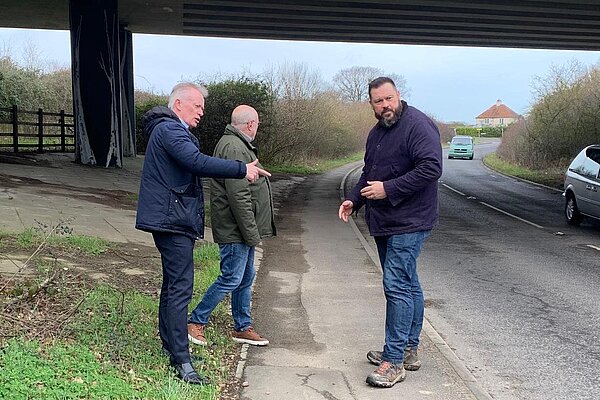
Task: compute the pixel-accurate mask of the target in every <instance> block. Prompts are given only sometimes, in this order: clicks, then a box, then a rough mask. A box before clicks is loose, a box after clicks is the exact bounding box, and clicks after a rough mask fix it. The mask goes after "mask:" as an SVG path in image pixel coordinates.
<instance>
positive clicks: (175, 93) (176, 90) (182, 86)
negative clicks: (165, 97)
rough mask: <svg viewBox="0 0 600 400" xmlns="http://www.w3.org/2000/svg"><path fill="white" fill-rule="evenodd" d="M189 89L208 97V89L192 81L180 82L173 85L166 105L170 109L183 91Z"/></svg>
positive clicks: (182, 94)
mask: <svg viewBox="0 0 600 400" xmlns="http://www.w3.org/2000/svg"><path fill="white" fill-rule="evenodd" d="M189 89H194V90H197V91H199V92H200V93H201V94H202V96H203V97H204V98H207V97H208V90H207V89H206V88H205V87H204V86H202V85H198V84H196V83H194V82H181V83H178V84H177V85H175V86H174V87H173V90H171V94H170V95H169V103H168V107H169V108H171V109H172V108H173V106H174V105H175V100H177V99H181V97H182V96H184V94H185V92H186V91H188V90H189Z"/></svg>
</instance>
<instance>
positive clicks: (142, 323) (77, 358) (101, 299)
mask: <svg viewBox="0 0 600 400" xmlns="http://www.w3.org/2000/svg"><path fill="white" fill-rule="evenodd" d="M2 237H3V238H7V236H5V235H2ZM8 239H9V240H10V241H11V243H13V245H14V244H15V243H18V244H19V247H23V246H25V245H26V244H27V243H29V244H30V245H29V249H31V248H33V247H35V246H38V248H39V246H40V245H41V243H38V242H37V241H38V240H39V238H37V239H36V232H24V233H23V234H20V235H8ZM42 240H43V239H42ZM3 241H4V239H3ZM45 242H46V245H47V246H49V247H48V249H51V248H52V246H60V247H63V246H64V247H65V248H66V249H70V250H71V251H72V252H74V253H75V254H77V253H78V252H79V251H83V250H82V248H83V247H85V246H87V245H86V244H83V245H82V244H81V243H76V244H73V243H68V242H63V241H61V240H58V241H53V240H48V239H46V240H45ZM106 246H107V247H106V248H109V247H110V245H109V244H108V243H106ZM88 254H93V253H92V252H89V253H88ZM99 254H100V255H101V254H102V253H99ZM194 255H195V260H196V262H197V263H198V262H199V263H200V264H201V265H202V268H199V269H198V268H197V270H196V279H195V285H194V288H195V295H194V299H193V300H192V303H191V305H190V306H191V307H194V306H195V305H196V304H197V302H198V301H199V300H200V297H201V295H202V293H204V292H205V290H206V288H207V287H208V285H210V284H211V283H212V282H213V281H214V279H215V278H216V277H217V275H218V274H219V257H218V248H217V246H216V245H205V246H201V247H199V248H198V249H196V251H195V253H194ZM32 264H33V265H35V268H36V272H37V273H38V274H40V275H41V276H40V277H38V278H36V279H37V281H38V286H40V285H39V280H41V279H42V278H43V277H44V276H45V277H46V279H48V277H50V276H53V275H54V274H55V273H57V274H58V275H56V276H55V278H54V279H51V281H52V282H53V284H52V285H47V286H46V287H45V288H42V289H41V290H40V291H38V292H36V293H39V295H38V294H35V295H33V296H31V295H28V294H26V292H25V291H23V292H22V293H21V296H22V297H19V298H18V299H17V298H16V297H15V296H14V293H12V292H8V291H5V290H2V291H1V292H2V297H3V298H5V299H6V300H8V302H12V301H20V305H21V307H22V308H29V309H31V310H33V309H35V308H37V307H38V304H39V302H40V298H43V299H42V302H52V301H57V302H60V301H61V299H62V298H63V297H62V296H66V294H65V292H67V291H68V292H69V295H70V296H71V298H70V303H69V305H68V307H67V310H66V311H65V312H64V313H63V314H61V315H60V321H57V323H54V324H52V323H51V321H47V323H48V325H47V327H48V329H51V330H54V331H55V334H54V335H48V336H45V337H43V338H42V337H40V338H38V339H34V340H31V338H28V337H26V336H25V334H23V336H19V337H14V338H12V339H10V340H7V341H4V344H3V346H2V348H1V349H0V398H3V399H29V398H44V399H81V398H111V399H149V398H152V399H181V398H198V399H216V398H218V396H219V390H220V387H221V384H223V383H224V382H226V381H228V379H229V378H228V367H227V365H225V364H224V363H223V360H224V359H225V355H226V354H229V353H231V352H232V349H233V348H234V346H235V344H233V343H232V342H231V341H230V340H229V338H228V336H227V334H226V333H222V332H223V330H222V329H217V328H215V327H214V326H223V325H225V326H227V322H228V320H229V318H230V317H229V315H228V312H227V308H226V306H225V305H223V304H221V305H220V306H219V307H218V308H217V309H216V310H215V312H214V314H213V318H212V321H213V324H211V327H209V328H208V329H207V337H208V340H209V342H210V345H209V346H206V347H200V348H198V347H193V350H194V352H195V353H197V354H198V355H199V356H200V357H201V358H202V359H203V362H202V363H199V364H198V365H196V367H197V368H198V369H199V370H201V371H202V372H203V373H204V374H206V375H207V376H208V377H209V378H210V380H211V384H210V385H207V386H204V387H194V386H190V385H187V384H183V383H181V382H180V381H179V380H177V379H176V378H175V376H174V373H173V372H172V371H170V370H169V367H168V362H169V360H168V357H166V356H165V355H164V354H163V353H162V351H161V343H160V339H159V338H158V337H157V331H156V330H157V324H156V316H157V307H158V299H157V298H156V297H155V296H151V295H146V294H142V293H140V292H136V291H135V290H131V289H130V288H121V289H119V288H117V287H112V286H108V285H101V286H97V285H92V286H89V285H87V286H80V287H75V286H71V285H73V283H71V282H67V281H66V280H65V279H63V278H64V277H63V274H62V272H64V271H66V269H67V268H66V267H64V266H63V265H62V264H61V263H60V262H58V261H57V260H45V261H39V260H33V261H32ZM46 279H44V281H46ZM46 289H57V290H58V289H60V292H51V291H48V290H46ZM2 303H3V305H4V306H6V304H5V303H4V301H3V302H2ZM7 318H9V319H10V321H11V322H13V323H15V324H17V325H18V326H20V327H21V329H23V332H24V333H26V332H27V327H28V325H27V324H28V322H27V320H26V316H25V317H23V315H20V314H14V313H12V312H11V311H10V308H8V309H7V308H6V307H3V309H2V313H0V319H7ZM23 318H25V320H24V319H23ZM4 322H6V321H4ZM4 322H3V323H4Z"/></svg>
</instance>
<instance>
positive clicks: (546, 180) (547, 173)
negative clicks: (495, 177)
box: [483, 153, 565, 190]
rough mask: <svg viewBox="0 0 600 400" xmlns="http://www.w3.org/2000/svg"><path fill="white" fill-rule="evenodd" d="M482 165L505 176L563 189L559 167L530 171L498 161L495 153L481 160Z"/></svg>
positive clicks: (562, 179) (562, 178)
mask: <svg viewBox="0 0 600 400" xmlns="http://www.w3.org/2000/svg"><path fill="white" fill-rule="evenodd" d="M483 163H484V164H485V165H487V166H488V167H490V168H491V169H493V170H496V171H498V172H501V173H503V174H505V175H510V176H515V177H517V178H521V179H526V180H528V181H531V182H535V183H539V184H542V185H546V186H550V187H552V188H555V189H561V190H562V188H563V182H564V177H565V175H564V173H565V169H564V168H561V167H556V168H550V169H546V170H531V169H527V168H525V167H521V166H518V165H513V164H510V163H507V162H506V161H504V160H502V159H500V158H499V157H498V156H497V155H496V153H490V154H488V155H486V156H485V157H484V158H483Z"/></svg>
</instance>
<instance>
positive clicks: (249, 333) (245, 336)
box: [231, 327, 269, 346]
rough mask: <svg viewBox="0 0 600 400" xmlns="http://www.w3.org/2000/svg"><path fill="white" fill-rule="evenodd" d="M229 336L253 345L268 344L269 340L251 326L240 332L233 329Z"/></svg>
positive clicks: (239, 341) (236, 340)
mask: <svg viewBox="0 0 600 400" xmlns="http://www.w3.org/2000/svg"><path fill="white" fill-rule="evenodd" d="M231 337H232V338H233V340H234V341H235V342H238V343H248V344H251V345H254V346H266V345H268V344H269V340H267V339H266V338H264V337H262V336H260V335H259V334H258V333H256V331H255V330H254V328H252V327H250V328H248V329H246V330H245V331H241V332H237V331H233V332H231Z"/></svg>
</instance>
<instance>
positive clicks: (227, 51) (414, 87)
mask: <svg viewBox="0 0 600 400" xmlns="http://www.w3.org/2000/svg"><path fill="white" fill-rule="evenodd" d="M27 43H31V44H33V45H34V46H35V47H36V48H37V50H39V51H40V53H41V54H40V55H41V59H43V60H46V61H51V62H54V63H57V64H59V65H62V66H69V65H70V44H69V34H68V32H66V31H44V30H21V29H5V28H0V54H2V53H3V52H4V53H6V51H7V50H8V51H9V52H10V54H11V55H12V56H13V57H14V58H16V59H17V60H21V58H22V56H23V50H22V49H23V48H24V47H26V44H27ZM133 52H134V73H135V85H136V88H139V89H145V90H153V91H155V92H165V93H168V91H169V90H170V88H171V87H172V86H173V85H174V84H175V83H177V82H178V81H180V80H182V79H193V78H195V77H197V76H199V75H204V76H211V75H214V74H218V73H222V74H225V75H228V74H235V75H237V74H239V73H242V72H247V73H254V74H259V73H262V72H263V71H265V70H266V69H268V68H269V67H272V66H277V65H280V64H282V63H284V62H286V61H287V62H298V63H304V64H306V65H307V66H309V67H310V68H312V69H315V70H318V71H319V72H320V74H321V76H322V77H323V79H324V80H325V81H328V82H331V80H332V78H333V76H334V75H335V73H336V72H337V71H339V70H340V69H343V68H349V67H352V66H372V67H378V68H381V69H383V70H384V71H385V72H386V73H396V74H400V75H403V76H404V77H405V78H406V80H407V84H408V87H409V88H410V95H409V97H408V101H409V104H411V105H414V106H416V107H417V108H419V109H421V110H422V111H425V112H427V113H429V114H432V115H434V116H435V117H436V118H438V119H440V120H442V121H464V122H467V123H474V118H475V116H476V115H478V114H480V113H481V112H483V111H484V110H486V109H487V108H488V107H490V106H491V105H492V104H494V103H495V102H496V100H497V99H501V100H502V101H503V102H504V103H505V104H506V105H508V106H509V107H510V108H512V109H513V110H514V111H516V112H518V113H521V114H522V113H526V112H527V110H528V108H529V106H530V105H531V102H532V100H533V95H532V81H533V78H534V76H536V75H537V76H546V75H547V74H548V73H549V70H550V68H551V66H552V65H557V66H560V65H565V64H566V63H568V62H569V61H571V60H578V61H579V62H581V63H582V64H584V65H588V66H591V65H595V64H598V63H599V62H600V52H584V51H550V50H521V49H488V48H465V47H441V46H414V45H410V46H408V45H380V44H354V43H321V42H292V41H270V40H241V39H215V38H202V37H184V36H158V35H137V34H136V35H134V47H133Z"/></svg>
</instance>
